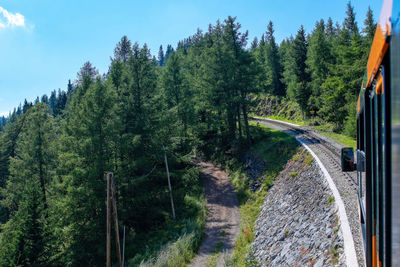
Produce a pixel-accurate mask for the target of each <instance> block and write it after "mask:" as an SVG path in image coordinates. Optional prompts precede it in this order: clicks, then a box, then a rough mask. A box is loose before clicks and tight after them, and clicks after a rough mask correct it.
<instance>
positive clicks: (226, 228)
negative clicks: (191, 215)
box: [190, 162, 240, 267]
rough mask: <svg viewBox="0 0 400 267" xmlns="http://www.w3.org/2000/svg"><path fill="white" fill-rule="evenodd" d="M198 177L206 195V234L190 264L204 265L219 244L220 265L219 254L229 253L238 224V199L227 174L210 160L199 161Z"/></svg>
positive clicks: (221, 263)
mask: <svg viewBox="0 0 400 267" xmlns="http://www.w3.org/2000/svg"><path fill="white" fill-rule="evenodd" d="M199 165H200V166H202V167H203V171H202V173H201V178H202V181H203V184H204V188H205V194H206V199H207V210H208V215H207V222H206V226H205V231H206V234H205V237H204V241H203V243H202V245H201V246H200V249H199V253H198V255H197V256H196V257H195V259H194V260H193V262H192V264H191V265H190V266H192V267H200V266H201V267H203V266H206V265H207V262H208V260H209V258H210V257H211V256H212V255H213V254H214V253H215V250H216V248H221V250H220V251H221V252H224V253H221V257H220V258H219V260H218V261H217V266H223V257H222V254H225V255H226V254H231V253H232V251H233V247H234V243H235V240H236V237H237V235H238V233H239V227H240V210H239V202H238V199H237V197H236V193H235V191H234V188H233V185H232V183H231V180H230V179H229V177H228V175H227V174H226V173H225V172H224V171H222V170H221V169H220V168H218V167H216V166H215V165H213V164H212V163H208V162H207V163H206V162H202V163H200V164H199Z"/></svg>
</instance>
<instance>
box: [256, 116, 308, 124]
mask: <svg viewBox="0 0 400 267" xmlns="http://www.w3.org/2000/svg"><path fill="white" fill-rule="evenodd" d="M250 116H251V117H259V118H263V119H272V120H278V121H285V122H289V123H293V124H297V125H305V122H304V121H302V120H290V119H286V118H285V117H283V116H259V115H256V114H250Z"/></svg>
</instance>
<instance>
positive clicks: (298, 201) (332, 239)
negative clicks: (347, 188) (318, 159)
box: [251, 150, 345, 267]
mask: <svg viewBox="0 0 400 267" xmlns="http://www.w3.org/2000/svg"><path fill="white" fill-rule="evenodd" d="M252 249H253V250H252V254H253V255H252V256H251V257H254V258H255V259H256V260H257V261H258V262H259V263H260V265H261V266H314V267H318V266H332V265H333V266H336V265H337V266H342V265H345V256H344V252H343V238H342V233H341V230H340V225H339V219H338V215H337V206H336V204H335V200H334V198H333V196H332V194H331V191H330V189H329V186H328V184H327V182H326V181H325V178H324V176H323V174H322V172H321V171H320V168H319V166H318V165H317V164H316V163H315V161H314V160H313V158H312V157H311V155H309V154H308V153H307V152H306V151H304V150H302V151H301V152H299V153H298V154H296V155H295V156H294V158H293V159H292V160H291V161H289V162H288V163H287V165H286V166H285V168H284V170H283V171H282V172H281V174H280V175H279V176H278V177H277V179H276V181H275V183H274V185H273V186H272V187H271V189H270V190H269V193H268V194H267V196H266V198H265V201H264V204H263V206H262V210H261V212H260V213H259V217H258V219H257V221H256V223H255V240H254V242H253V244H252Z"/></svg>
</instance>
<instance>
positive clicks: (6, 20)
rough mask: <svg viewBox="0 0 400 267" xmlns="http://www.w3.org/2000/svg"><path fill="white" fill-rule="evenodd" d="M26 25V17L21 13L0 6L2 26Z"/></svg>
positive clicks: (0, 26)
mask: <svg viewBox="0 0 400 267" xmlns="http://www.w3.org/2000/svg"><path fill="white" fill-rule="evenodd" d="M9 27H25V17H24V16H23V15H22V14H20V13H15V14H13V13H10V12H8V11H7V10H5V9H4V8H2V7H1V6H0V28H9Z"/></svg>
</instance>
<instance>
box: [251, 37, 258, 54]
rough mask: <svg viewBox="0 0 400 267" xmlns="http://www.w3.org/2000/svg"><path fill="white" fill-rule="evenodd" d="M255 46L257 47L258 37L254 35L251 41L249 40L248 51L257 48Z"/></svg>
mask: <svg viewBox="0 0 400 267" xmlns="http://www.w3.org/2000/svg"><path fill="white" fill-rule="evenodd" d="M257 47H258V39H257V36H256V37H254V39H253V41H252V42H251V45H250V51H252V52H254V51H255V50H256V49H257Z"/></svg>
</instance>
